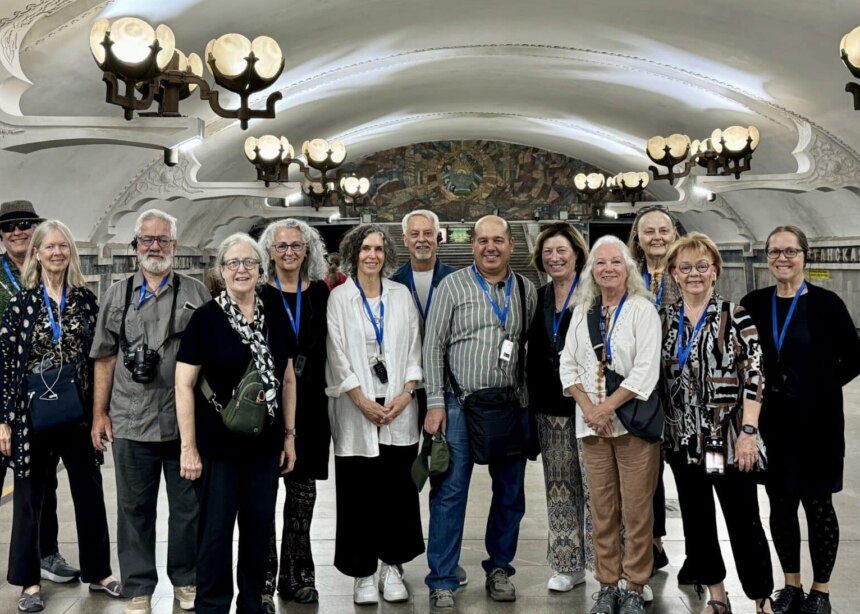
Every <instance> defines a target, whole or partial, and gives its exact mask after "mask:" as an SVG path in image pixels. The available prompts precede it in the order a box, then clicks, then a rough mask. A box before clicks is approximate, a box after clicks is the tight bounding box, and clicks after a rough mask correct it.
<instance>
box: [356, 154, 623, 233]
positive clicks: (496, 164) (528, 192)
mask: <svg viewBox="0 0 860 614" xmlns="http://www.w3.org/2000/svg"><path fill="white" fill-rule="evenodd" d="M345 170H348V171H353V172H356V173H358V174H359V175H363V176H365V177H368V178H369V179H370V181H371V185H372V188H371V193H372V194H373V196H372V198H371V204H372V205H373V206H374V208H375V210H376V211H377V216H376V219H377V220H379V221H382V222H391V221H398V220H400V219H401V218H402V217H403V215H404V214H406V213H407V212H409V211H411V210H413V209H432V210H433V211H436V212H437V213H438V215H439V217H440V218H441V219H442V220H443V221H459V220H461V219H466V220H469V219H476V218H478V217H480V216H482V215H486V214H488V213H492V212H493V211H494V210H495V209H498V210H499V212H500V213H501V214H502V215H504V216H505V217H506V218H507V219H512V220H526V219H532V218H533V216H534V214H535V210H538V211H539V213H540V214H541V217H544V218H546V217H552V216H554V214H555V212H557V211H558V209H559V208H564V209H568V208H570V207H571V206H572V205H574V203H575V202H576V191H575V190H574V188H573V177H574V175H576V174H577V173H580V172H593V171H595V170H599V169H595V168H594V166H593V165H591V164H586V163H585V162H583V161H581V160H577V159H576V158H570V157H568V156H564V155H562V154H558V153H553V152H550V151H546V150H542V149H536V148H534V147H524V146H521V145H513V144H511V143H502V142H499V141H435V142H432V143H417V144H414V145H407V146H405V147H397V148H395V149H388V150H386V151H380V152H377V153H375V154H373V155H371V156H368V157H366V158H363V159H361V160H358V161H356V162H352V163H347V164H346V165H345ZM604 174H608V173H605V172H604Z"/></svg>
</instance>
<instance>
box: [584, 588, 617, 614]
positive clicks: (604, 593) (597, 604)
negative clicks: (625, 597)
mask: <svg viewBox="0 0 860 614" xmlns="http://www.w3.org/2000/svg"><path fill="white" fill-rule="evenodd" d="M619 596H620V595H619V594H618V589H617V588H615V587H614V586H604V587H602V588H601V589H600V592H599V593H595V594H594V595H592V596H591V598H592V599H594V606H593V607H592V608H591V610H590V614H615V612H616V610H617V608H618V597H619Z"/></svg>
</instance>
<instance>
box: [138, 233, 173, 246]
mask: <svg viewBox="0 0 860 614" xmlns="http://www.w3.org/2000/svg"><path fill="white" fill-rule="evenodd" d="M137 240H138V241H139V242H140V244H141V245H143V246H144V247H150V246H151V245H152V244H153V243H155V242H156V241H158V246H159V247H167V246H168V245H170V244H171V243H173V239H171V238H170V237H168V236H165V235H161V236H158V237H153V236H150V235H144V236H142V237H138V238H137Z"/></svg>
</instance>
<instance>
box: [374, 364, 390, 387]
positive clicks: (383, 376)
mask: <svg viewBox="0 0 860 614" xmlns="http://www.w3.org/2000/svg"><path fill="white" fill-rule="evenodd" d="M373 373H374V374H375V375H376V379H378V380H379V383H380V384H387V383H388V369H386V368H385V363H382V362H377V363H376V364H375V365H373Z"/></svg>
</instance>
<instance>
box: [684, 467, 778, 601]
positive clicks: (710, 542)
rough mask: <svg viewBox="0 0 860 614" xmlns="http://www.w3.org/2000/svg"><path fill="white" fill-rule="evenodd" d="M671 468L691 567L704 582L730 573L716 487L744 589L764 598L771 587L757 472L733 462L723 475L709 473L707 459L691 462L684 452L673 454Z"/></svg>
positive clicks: (750, 596)
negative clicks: (739, 468) (721, 537)
mask: <svg viewBox="0 0 860 614" xmlns="http://www.w3.org/2000/svg"><path fill="white" fill-rule="evenodd" d="M670 462H671V465H672V471H673V473H674V474H675V483H676V485H677V487H678V502H679V503H680V505H681V518H682V521H683V525H684V537H685V539H686V545H687V568H688V569H689V571H690V573H691V574H692V575H693V577H694V578H696V580H697V581H698V582H699V583H701V584H704V585H712V584H719V583H720V582H722V581H723V580H725V578H726V566H725V564H724V563H723V556H722V554H721V552H720V542H719V538H718V536H717V512H716V508H715V506H714V491H716V493H717V497H718V498H719V500H720V508H721V509H722V511H723V517H724V518H725V520H726V528H727V529H728V532H729V541H730V542H731V544H732V555H733V556H734V559H735V565H736V566H737V570H738V577H739V579H740V581H741V586H743V589H744V593H745V594H746V596H747V597H749V598H750V599H762V598H764V597H767V596H768V595H770V594H771V593H772V592H773V569H772V567H771V561H770V548H769V547H768V543H767V537H766V536H765V533H764V528H763V527H762V524H761V518H760V517H759V508H758V495H757V484H756V481H755V478H754V475H753V474H751V473H743V472H740V471H737V470H736V469H734V468H732V467H729V468H727V470H726V473H725V475H722V476H710V475H708V474H706V473H705V468H704V466H703V465H690V464H688V463H687V459H686V454H685V453H680V454H674V455H673V456H672V458H671V461H670Z"/></svg>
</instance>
